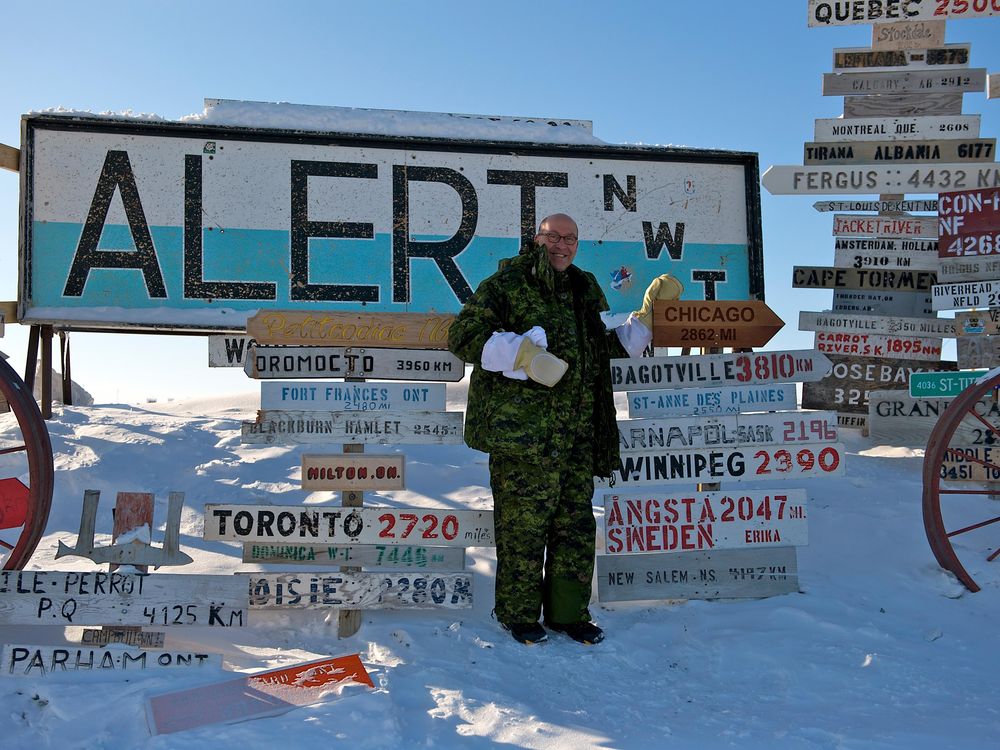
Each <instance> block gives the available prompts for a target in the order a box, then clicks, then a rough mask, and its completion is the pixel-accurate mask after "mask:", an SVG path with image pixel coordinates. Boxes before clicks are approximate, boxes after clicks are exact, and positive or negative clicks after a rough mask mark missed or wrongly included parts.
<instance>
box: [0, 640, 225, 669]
mask: <svg viewBox="0 0 1000 750" xmlns="http://www.w3.org/2000/svg"><path fill="white" fill-rule="evenodd" d="M204 667H213V668H215V669H221V668H222V656H221V655H219V654H208V653H198V652H196V651H159V652H153V651H142V650H140V649H131V648H126V647H124V646H110V647H100V646H95V647H86V646H47V645H46V646H28V645H23V644H13V643H8V644H5V645H4V647H3V666H2V667H0V674H3V675H7V676H10V677H45V676H46V675H51V674H62V673H65V672H100V674H101V676H102V677H108V676H113V677H114V676H123V677H135V676H136V674H135V673H136V672H151V671H156V670H161V669H200V668H204Z"/></svg>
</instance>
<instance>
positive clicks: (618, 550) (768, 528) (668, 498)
mask: <svg viewBox="0 0 1000 750" xmlns="http://www.w3.org/2000/svg"><path fill="white" fill-rule="evenodd" d="M808 538H809V532H808V524H807V521H806V491H805V490H785V491H784V492H773V491H771V490H766V491H762V490H752V491H745V492H744V491H736V492H704V493H697V494H694V495H692V494H685V495H676V494H669V493H664V492H656V491H653V492H646V493H641V492H635V493H628V494H606V495H604V549H605V552H607V553H608V554H612V555H632V554H638V553H643V552H685V551H690V550H704V549H737V548H749V547H793V546H799V545H803V544H807V543H808Z"/></svg>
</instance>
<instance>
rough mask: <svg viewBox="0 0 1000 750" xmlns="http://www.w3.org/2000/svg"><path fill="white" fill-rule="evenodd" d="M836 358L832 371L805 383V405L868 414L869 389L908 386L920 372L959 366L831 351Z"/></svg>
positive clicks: (950, 369)
mask: <svg viewBox="0 0 1000 750" xmlns="http://www.w3.org/2000/svg"><path fill="white" fill-rule="evenodd" d="M828 356H829V358H830V360H831V361H832V362H833V369H832V371H831V372H830V375H829V376H827V377H825V378H823V379H822V380H820V381H819V382H816V383H806V384H805V385H803V386H802V408H804V409H834V410H836V411H837V412H840V413H846V414H851V413H853V414H867V413H868V393H869V392H870V391H874V390H890V389H902V388H906V387H907V384H908V383H909V381H910V376H911V375H912V374H913V373H916V372H942V371H953V370H955V369H956V364H955V362H951V361H939V362H924V361H921V360H898V359H893V360H887V359H882V358H880V357H855V356H843V355H839V354H831V355H828Z"/></svg>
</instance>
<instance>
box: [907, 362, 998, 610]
mask: <svg viewBox="0 0 1000 750" xmlns="http://www.w3.org/2000/svg"><path fill="white" fill-rule="evenodd" d="M998 387H1000V371H990V372H989V373H987V374H986V375H984V376H983V378H981V379H980V380H979V381H977V382H975V383H973V384H972V385H971V386H969V387H968V388H966V389H965V390H964V391H962V392H961V393H960V394H959V395H958V396H956V397H955V400H954V401H952V402H951V404H949V405H948V408H947V409H945V411H944V413H943V414H942V415H941V417H940V419H938V422H937V424H936V425H935V427H934V429H933V430H932V431H931V435H930V438H929V439H928V441H927V450H926V452H925V453H924V465H923V487H924V496H923V512H924V530H925V531H926V532H927V541H928V542H930V545H931V550H932V551H933V552H934V557H936V558H937V561H938V563H939V564H940V565H941V567H942V568H944V569H945V570H950V571H951V572H952V573H954V574H955V576H956V577H957V578H958V580H959V581H961V582H962V584H963V585H964V586H965V587H966V588H967V589H969V591H973V592H975V591H979V590H980V588H981V587H980V585H979V584H978V583H976V580H975V577H979V578H980V580H983V576H985V575H986V574H987V568H988V565H987V564H988V563H991V562H993V561H994V560H996V558H997V557H998V556H1000V544H997V543H995V542H996V541H1000V527H996V526H994V524H996V523H998V522H1000V419H998V418H996V416H993V418H992V419H988V418H987V416H990V412H993V411H994V410H996V413H997V414H1000V404H998V403H997V393H998V392H997V388H998ZM984 399H986V401H985V402H984ZM984 403H985V407H986V408H984V406H983V404H984ZM984 413H985V414H986V416H984ZM970 482H971V483H973V484H970ZM990 527H992V528H990ZM984 530H985V531H984ZM963 561H964V563H963ZM998 564H1000V563H998ZM970 569H971V572H970Z"/></svg>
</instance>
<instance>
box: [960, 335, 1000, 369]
mask: <svg viewBox="0 0 1000 750" xmlns="http://www.w3.org/2000/svg"><path fill="white" fill-rule="evenodd" d="M956 347H957V350H958V356H957V359H958V366H959V368H961V369H962V370H975V369H978V368H985V369H988V370H992V369H993V368H994V367H997V366H998V365H1000V336H990V335H982V336H962V337H960V338H959V339H958V340H957V341H956Z"/></svg>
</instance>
